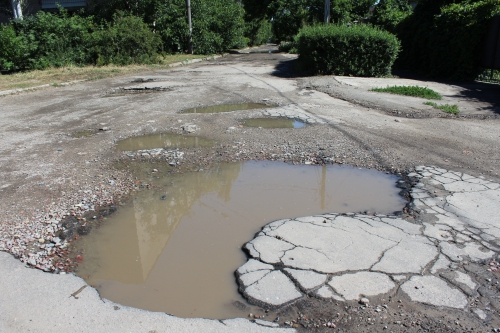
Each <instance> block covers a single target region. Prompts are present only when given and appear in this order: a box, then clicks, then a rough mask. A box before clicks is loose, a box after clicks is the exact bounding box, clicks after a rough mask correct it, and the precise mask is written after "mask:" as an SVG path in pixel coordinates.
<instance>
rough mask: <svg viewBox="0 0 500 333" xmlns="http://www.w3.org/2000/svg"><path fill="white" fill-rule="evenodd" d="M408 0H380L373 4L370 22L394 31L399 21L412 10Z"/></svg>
mask: <svg viewBox="0 0 500 333" xmlns="http://www.w3.org/2000/svg"><path fill="white" fill-rule="evenodd" d="M409 2H410V1H409V0H380V1H379V2H378V4H377V5H376V6H375V9H374V11H373V16H372V17H371V19H370V22H371V23H373V24H374V25H376V26H379V27H381V28H382V29H384V30H387V31H390V32H392V33H396V31H397V26H398V25H399V23H401V22H402V21H403V20H404V19H406V18H407V17H408V16H409V15H410V14H411V13H412V12H413V9H412V7H411V5H410V3H409Z"/></svg>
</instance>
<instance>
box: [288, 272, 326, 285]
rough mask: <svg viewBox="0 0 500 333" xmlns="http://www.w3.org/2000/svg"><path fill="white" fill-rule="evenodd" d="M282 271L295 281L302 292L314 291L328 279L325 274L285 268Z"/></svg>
mask: <svg viewBox="0 0 500 333" xmlns="http://www.w3.org/2000/svg"><path fill="white" fill-rule="evenodd" d="M284 271H285V272H286V273H288V274H289V275H290V277H291V278H292V279H293V280H295V281H297V283H298V284H299V286H300V287H301V288H302V289H304V290H309V289H314V288H316V287H319V286H321V285H323V284H324V283H325V282H326V279H327V277H328V276H327V275H326V274H319V273H316V272H311V271H302V270H298V269H291V268H285V269H284Z"/></svg>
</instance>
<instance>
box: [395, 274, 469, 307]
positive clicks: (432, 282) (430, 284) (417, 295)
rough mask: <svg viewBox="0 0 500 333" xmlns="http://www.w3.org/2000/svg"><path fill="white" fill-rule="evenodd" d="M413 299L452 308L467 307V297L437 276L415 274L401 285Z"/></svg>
mask: <svg viewBox="0 0 500 333" xmlns="http://www.w3.org/2000/svg"><path fill="white" fill-rule="evenodd" d="M401 290H403V292H405V293H406V294H407V295H408V296H409V297H410V298H411V300H412V301H417V302H421V303H427V304H431V305H436V306H447V307H450V308H460V309H462V308H465V307H466V306H467V298H466V297H465V295H464V294H462V293H461V292H460V291H459V290H458V289H455V288H451V287H450V286H448V284H446V282H444V281H443V280H441V279H439V278H437V277H435V276H429V275H427V276H414V277H412V278H411V279H410V280H409V281H407V282H405V283H404V284H403V285H402V286H401Z"/></svg>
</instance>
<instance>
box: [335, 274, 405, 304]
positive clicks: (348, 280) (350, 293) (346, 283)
mask: <svg viewBox="0 0 500 333" xmlns="http://www.w3.org/2000/svg"><path fill="white" fill-rule="evenodd" d="M328 284H329V285H330V286H331V287H332V288H333V289H334V290H335V291H336V292H337V293H339V294H340V295H341V296H342V297H344V298H345V299H346V300H356V299H359V298H360V297H363V296H375V295H379V294H385V293H387V292H389V291H391V290H392V289H393V288H394V287H395V286H396V285H395V284H394V282H392V281H391V279H390V278H389V277H388V276H387V275H385V274H381V273H373V272H358V273H354V274H345V275H341V276H334V277H332V279H331V280H330V282H328Z"/></svg>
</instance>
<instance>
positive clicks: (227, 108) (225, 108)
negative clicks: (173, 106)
mask: <svg viewBox="0 0 500 333" xmlns="http://www.w3.org/2000/svg"><path fill="white" fill-rule="evenodd" d="M274 107H276V106H274V105H266V104H259V103H241V104H221V105H212V106H204V107H199V108H191V109H186V110H183V111H181V113H219V112H231V111H243V110H252V109H267V108H274Z"/></svg>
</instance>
